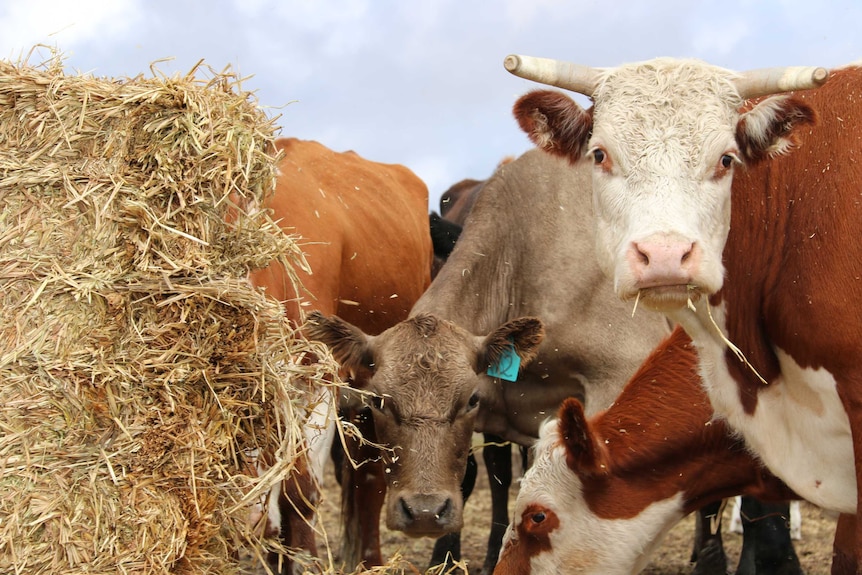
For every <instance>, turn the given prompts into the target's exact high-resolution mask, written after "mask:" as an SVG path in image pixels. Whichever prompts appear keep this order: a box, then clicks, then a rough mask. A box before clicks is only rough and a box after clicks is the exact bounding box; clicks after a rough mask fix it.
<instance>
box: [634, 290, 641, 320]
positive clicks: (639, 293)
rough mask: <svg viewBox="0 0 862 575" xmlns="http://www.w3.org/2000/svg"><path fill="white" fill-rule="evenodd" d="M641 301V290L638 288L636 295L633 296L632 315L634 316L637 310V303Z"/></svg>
mask: <svg viewBox="0 0 862 575" xmlns="http://www.w3.org/2000/svg"><path fill="white" fill-rule="evenodd" d="M640 301H641V290H638V295H637V296H635V305H634V307H633V308H632V317H634V316H635V312H636V311H637V310H638V303H639V302H640Z"/></svg>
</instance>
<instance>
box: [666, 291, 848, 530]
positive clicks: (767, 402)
mask: <svg viewBox="0 0 862 575" xmlns="http://www.w3.org/2000/svg"><path fill="white" fill-rule="evenodd" d="M705 307H706V306H705V305H703V306H701V308H705ZM712 313H713V317H714V318H715V320H716V323H717V325H718V326H719V327H721V329H722V331H724V316H725V314H724V310H723V309H715V308H713V312H712ZM674 315H675V319H677V320H679V321H681V322H682V323H683V326H684V327H685V329H686V331H687V332H688V333H689V335H691V336H692V339H693V340H694V342H695V344H696V345H697V346H698V353H699V354H700V368H701V376H702V377H703V380H704V386H705V387H706V391H707V394H708V395H709V399H710V402H711V403H712V406H713V408H714V409H715V413H716V415H717V416H718V417H722V418H724V419H726V420H727V422H728V423H729V424H730V426H731V427H732V428H733V429H734V430H736V431H737V432H739V433H740V434H741V435H742V436H743V437H744V438H745V441H746V443H747V444H748V446H749V448H750V449H751V450H752V452H753V453H755V454H756V455H757V456H758V457H760V459H762V460H763V462H764V464H765V465H766V466H767V467H769V469H770V470H771V471H772V472H773V473H775V475H777V476H778V477H780V478H781V479H782V480H783V481H784V482H785V483H786V484H787V485H788V486H789V487H790V488H791V489H793V490H794V491H795V492H796V493H797V494H798V495H799V496H800V497H802V498H804V499H807V500H808V501H810V502H812V503H814V504H815V505H818V506H820V507H823V508H826V509H830V510H833V511H837V512H840V513H850V514H855V513H856V470H855V464H854V457H853V441H852V437H851V435H850V420H849V418H848V417H847V412H846V411H845V410H844V406H843V404H842V403H841V400H840V399H839V398H838V392H837V390H836V385H835V378H834V377H833V376H832V374H830V373H829V372H828V371H826V370H824V369H816V370H815V369H804V368H801V367H800V366H799V365H798V364H797V363H796V362H795V361H794V360H793V358H791V357H790V356H789V355H788V354H786V353H785V352H783V351H782V350H780V349H776V350H775V353H776V355H777V356H778V360H779V363H780V365H781V372H782V375H781V378H780V379H779V380H778V381H777V382H775V383H773V384H772V385H770V386H768V387H767V388H765V389H762V390H761V391H760V393H759V394H758V401H757V408H756V409H755V412H754V414H752V415H748V414H746V413H745V410H744V409H743V406H742V403H741V401H740V399H739V390H738V385H737V383H736V380H734V379H733V376H731V375H730V372H729V371H728V369H727V364H726V363H725V347H726V346H725V344H724V342H723V341H722V340H720V339H718V338H717V336H716V335H715V334H716V328H715V327H714V326H712V325H710V323H708V319H706V314H705V312H704V311H702V310H699V311H698V312H697V314H696V315H695V314H694V313H688V312H681V313H679V314H674ZM753 367H754V369H756V368H757V366H753Z"/></svg>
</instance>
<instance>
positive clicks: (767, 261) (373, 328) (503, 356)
mask: <svg viewBox="0 0 862 575" xmlns="http://www.w3.org/2000/svg"><path fill="white" fill-rule="evenodd" d="M505 67H506V69H508V70H509V71H510V72H512V73H514V74H517V75H519V76H521V77H524V78H527V79H530V80H534V81H537V82H539V83H543V84H548V85H552V86H556V87H558V88H563V89H565V90H570V91H574V92H577V93H581V94H584V95H586V96H589V97H590V98H591V99H592V102H593V105H592V107H591V108H590V109H587V110H585V109H583V108H581V107H580V106H579V105H578V104H576V103H575V102H574V101H573V100H572V99H571V98H569V97H568V96H567V95H566V94H565V93H564V92H560V91H556V90H536V91H531V92H529V93H527V94H526V95H524V96H522V97H521V98H520V99H519V100H517V102H515V103H514V115H515V117H516V119H517V121H518V123H519V125H520V126H521V128H522V129H523V130H524V132H525V133H526V135H527V137H528V138H529V139H530V140H531V141H532V142H533V143H534V144H535V146H536V149H534V150H531V151H529V152H527V153H525V154H524V155H523V156H521V157H519V158H517V159H515V160H513V161H511V162H506V163H503V164H501V165H500V166H499V167H498V169H497V170H496V171H495V173H494V174H493V175H492V176H491V177H490V178H488V179H487V180H483V181H472V180H471V181H469V182H467V181H465V182H464V183H462V184H461V185H460V186H458V187H457V189H456V188H453V191H452V192H451V193H450V194H447V195H446V196H444V201H445V202H450V201H451V202H453V204H454V202H456V201H457V202H460V201H462V200H463V201H464V203H465V205H466V206H468V207H467V208H466V209H464V211H462V212H460V215H459V216H458V217H457V218H455V217H453V216H451V215H449V216H447V214H446V212H445V211H444V212H443V220H444V223H445V224H446V226H447V227H446V228H445V229H446V231H445V232H441V231H440V230H441V227H440V226H441V221H440V218H439V217H435V215H432V217H431V220H430V221H431V223H432V224H433V225H431V226H429V218H428V205H427V202H428V191H427V189H426V188H425V186H424V184H423V183H422V182H421V181H420V180H419V179H418V178H417V177H416V176H415V175H413V174H412V173H411V172H410V171H409V170H407V169H406V168H404V167H402V166H394V165H384V164H379V163H374V162H370V161H367V160H365V159H363V158H360V157H359V156H357V155H356V154H354V153H352V152H349V153H345V154H336V153H333V152H331V151H330V150H327V149H326V148H324V147H323V146H321V145H320V144H317V143H314V142H300V141H297V140H282V141H279V147H280V148H281V149H282V150H284V152H285V153H284V155H283V158H282V160H281V163H280V165H279V169H280V171H279V182H278V186H277V189H276V192H275V194H274V195H273V196H272V198H271V200H270V205H269V206H268V207H269V208H271V209H272V210H273V212H274V216H275V217H276V218H278V219H280V220H281V223H282V226H283V227H284V229H285V231H286V232H289V233H298V234H300V235H301V236H302V239H301V240H300V241H301V242H304V245H305V251H306V252H307V260H308V265H309V268H310V271H309V273H308V274H307V275H304V276H303V277H302V278H301V279H302V281H303V284H304V285H305V288H306V289H307V293H296V292H293V291H290V290H289V289H287V287H286V286H289V285H291V283H290V281H289V278H287V277H286V275H285V274H286V272H285V270H284V269H283V268H281V267H279V266H278V265H277V264H273V265H272V266H270V267H269V268H267V269H265V270H262V271H260V272H257V273H256V274H254V275H253V276H252V280H253V282H254V283H255V285H259V286H262V287H265V289H266V290H267V292H268V293H270V294H272V295H273V297H276V298H277V299H279V300H281V301H283V302H284V303H285V306H286V310H287V313H288V317H289V318H290V320H291V321H294V322H296V323H297V324H298V325H302V326H303V329H304V334H305V335H306V336H307V337H308V338H310V339H314V340H317V341H321V342H323V343H324V344H326V345H327V346H328V347H329V349H330V350H331V352H332V354H333V356H334V358H335V359H336V360H337V361H338V363H339V365H340V366H341V368H342V373H341V377H342V378H343V379H344V380H345V381H347V382H348V383H349V384H350V390H349V391H346V392H345V394H344V395H343V396H341V397H338V398H334V397H326V398H325V401H324V402H325V403H326V404H327V405H329V406H331V407H333V408H335V407H337V410H338V412H339V415H340V418H341V419H340V425H342V426H348V427H350V428H354V429H359V430H360V431H361V432H362V434H363V435H364V436H365V437H366V438H369V439H371V440H372V443H373V444H370V443H365V442H361V441H356V440H355V439H349V440H348V441H346V442H344V443H342V442H341V441H335V442H333V441H332V437H333V435H334V434H333V433H332V430H333V426H334V425H335V418H334V417H328V418H326V422H325V425H323V426H320V425H319V424H314V425H312V424H311V422H310V423H309V429H310V431H309V434H308V443H309V447H310V448H309V450H308V452H307V454H306V455H303V457H307V458H308V460H307V461H305V462H304V464H303V465H298V466H296V468H297V469H298V470H299V473H297V476H296V477H290V478H286V479H285V481H284V482H283V484H282V489H281V490H280V492H275V493H273V494H272V497H273V498H278V499H279V501H280V503H281V505H280V506H274V505H271V506H270V508H271V510H272V514H273V517H272V519H271V520H272V522H273V526H274V530H275V531H277V532H279V533H280V534H281V536H282V537H283V539H284V541H285V543H286V544H287V545H288V546H290V547H294V548H300V549H301V550H302V551H305V552H309V553H311V554H314V553H316V551H317V550H316V547H315V545H314V532H313V530H312V528H311V524H313V519H314V518H313V514H314V508H313V505H304V506H303V505H297V501H302V502H306V503H313V502H314V501H315V485H316V484H318V483H319V482H321V481H322V478H321V474H322V469H323V466H322V463H321V461H322V458H323V457H324V456H327V455H329V451H330V446H332V454H333V456H334V457H333V459H334V461H336V468H337V470H338V475H339V480H340V484H341V490H342V499H343V508H342V513H343V524H344V535H343V538H342V540H343V547H342V549H341V552H340V560H341V561H342V563H343V565H344V569H345V570H346V571H348V572H352V571H354V570H355V569H357V568H359V567H361V566H364V567H365V568H370V567H374V566H378V565H381V564H383V563H384V559H383V557H382V554H381V552H380V532H379V523H380V520H381V515H382V516H383V518H384V520H385V523H386V525H387V527H388V528H390V529H393V530H397V531H402V532H404V533H405V534H408V535H411V536H415V537H440V538H441V539H439V540H438V544H437V547H436V548H435V553H434V555H433V557H432V558H429V560H430V564H432V565H434V564H438V563H440V562H444V561H450V562H451V561H453V560H455V561H457V559H458V558H459V540H458V536H457V534H458V532H459V530H460V529H461V527H462V526H463V522H464V516H463V505H464V501H465V498H466V497H468V496H469V494H470V491H471V489H472V487H473V481H474V480H475V475H476V473H475V470H476V467H475V464H474V462H472V455H471V453H470V449H471V444H472V437H473V434H474V433H483V434H486V437H488V438H495V440H496V441H500V442H511V443H512V444H515V445H519V446H528V447H530V457H529V459H530V466H529V469H528V470H527V472H526V474H525V476H524V478H523V482H522V484H521V486H520V490H519V492H518V495H517V499H516V501H515V504H514V515H513V516H511V517H510V516H509V515H508V512H507V504H508V502H507V500H506V499H505V497H506V495H505V494H506V493H507V488H508V484H509V483H510V482H511V481H512V477H511V454H510V452H509V451H508V447H507V449H506V450H501V449H493V448H489V449H486V452H485V453H484V457H485V461H486V466H487V467H488V468H489V469H491V470H492V471H493V473H494V481H496V482H498V483H500V484H501V486H502V487H503V489H502V495H498V496H497V498H496V499H495V502H494V506H495V512H494V515H493V517H492V518H488V520H490V522H491V530H490V536H489V541H488V554H487V557H486V560H485V562H484V565H483V567H482V571H483V572H484V573H486V574H487V575H490V573H491V572H493V573H497V574H500V575H509V574H512V575H514V574H527V573H529V574H534V575H538V574H551V573H564V572H565V573H583V574H588V573H593V574H608V573H619V574H630V573H637V572H639V571H640V570H642V569H643V568H644V566H645V565H646V564H647V563H648V562H649V558H650V554H651V553H652V552H653V551H655V550H656V548H657V547H658V546H659V545H660V543H661V541H662V539H663V537H664V536H665V535H666V534H667V533H668V531H669V530H670V529H671V527H673V525H675V524H676V523H677V522H679V521H680V520H681V519H682V518H683V517H684V516H686V515H688V514H689V513H693V512H696V513H698V517H699V519H700V521H699V522H698V523H699V525H700V527H701V529H700V530H699V531H698V533H697V534H693V535H694V541H695V544H694V557H693V558H694V559H696V565H695V567H694V572H695V573H698V574H701V575H704V574H712V573H716V574H724V573H726V572H727V569H728V565H727V561H726V558H725V556H724V553H723V551H722V549H721V539H720V537H719V538H715V537H713V535H714V534H715V530H714V529H710V524H711V518H714V517H715V516H716V515H717V514H719V513H720V506H721V502H722V500H724V499H725V498H728V497H731V496H734V495H744V496H746V497H745V498H744V503H743V513H744V514H745V516H746V517H747V518H748V519H751V517H753V516H758V517H763V518H764V519H763V522H762V523H759V524H758V529H757V530H755V529H752V530H751V533H750V534H749V533H748V532H746V534H745V543H744V547H743V551H742V554H743V558H744V565H743V564H742V563H741V564H740V567H739V571H738V573H744V574H754V573H758V574H764V573H770V574H771V573H775V574H778V573H781V574H796V573H802V569H801V568H800V565H799V560H798V558H797V556H796V554H795V552H794V549H793V544H792V542H791V539H790V533H789V530H788V525H787V524H788V517H789V514H788V501H790V500H799V499H805V500H807V501H809V502H811V503H813V504H815V505H817V506H820V507H822V508H824V509H827V510H831V511H834V512H836V513H838V514H840V515H839V518H838V521H837V527H836V533H835V539H834V547H833V556H832V566H831V569H832V571H831V572H832V573H833V574H834V575H844V574H847V575H850V574H857V573H862V521H857V517H858V515H859V501H860V498H859V496H858V495H859V489H860V487H859V486H860V484H862V483H860V481H859V478H860V474H862V375H860V374H862V370H860V367H862V366H859V365H857V363H859V362H860V361H862V360H860V358H862V321H860V320H859V319H858V316H857V314H856V313H855V312H853V311H852V310H853V309H854V308H855V306H856V305H859V303H858V302H860V301H862V242H860V241H859V237H860V235H862V158H857V157H856V152H857V151H862V114H860V113H859V112H862V101H860V98H862V68H860V67H857V66H854V65H850V66H847V67H843V68H839V69H833V70H830V71H828V72H827V71H826V70H824V69H822V68H781V69H769V70H758V71H753V72H746V73H736V72H733V71H729V70H726V69H722V68H718V67H714V66H711V65H708V64H705V63H703V62H700V61H695V60H677V59H656V60H651V61H647V62H641V63H637V64H630V65H623V66H619V67H616V68H605V69H592V68H588V67H583V66H578V65H574V64H570V63H567V62H557V61H552V60H545V59H537V58H530V57H526V56H509V57H508V58H507V59H506V60H505ZM456 192H457V193H456ZM459 194H460V197H459ZM444 207H445V208H448V207H450V206H448V205H444ZM459 209H462V208H461V207H459ZM447 217H448V220H447ZM432 232H434V235H435V238H436V239H435V241H434V242H433V247H432V239H431V236H432ZM441 238H442V240H445V241H446V242H448V244H447V246H445V247H443V246H441V243H446V242H443V241H439V240H440V239H441ZM450 252H451V253H450ZM435 255H436V256H437V257H436V258H435V257H434V256H435ZM435 261H436V263H434V262H435ZM432 273H433V280H432ZM300 299H301V300H302V302H303V303H302V305H298V304H297V301H298V300H300ZM856 379H859V380H860V381H859V382H858V383H857V382H856ZM321 428H322V429H324V430H325V431H324V432H321V431H320V430H321ZM312 430H313V431H312ZM500 458H502V459H500ZM357 463H358V464H359V465H354V464H357ZM303 470H306V471H305V472H304V474H303ZM494 481H492V483H494ZM276 491H278V490H276ZM498 493H500V492H499V491H498ZM276 509H280V512H276ZM763 525H769V528H768V531H769V536H768V537H763V535H762V534H763V533H764V532H765V531H766V530H765V529H764V528H763ZM755 531H757V532H758V533H759V534H755ZM272 561H273V562H274V564H276V565H279V566H280V569H281V570H282V571H283V572H285V573H288V572H291V571H292V570H293V569H294V568H293V567H292V563H291V562H290V561H286V560H285V559H284V558H281V557H273V558H272ZM471 570H472V569H471Z"/></svg>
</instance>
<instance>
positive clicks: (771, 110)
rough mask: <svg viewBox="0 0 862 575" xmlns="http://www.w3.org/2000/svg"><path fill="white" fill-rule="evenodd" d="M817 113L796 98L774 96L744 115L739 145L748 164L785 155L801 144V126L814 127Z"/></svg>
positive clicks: (740, 126) (740, 119)
mask: <svg viewBox="0 0 862 575" xmlns="http://www.w3.org/2000/svg"><path fill="white" fill-rule="evenodd" d="M816 120H817V115H816V113H815V112H814V109H813V108H811V106H809V105H808V104H806V103H805V102H804V101H802V100H801V99H799V98H797V97H794V96H787V95H782V96H772V97H770V98H766V99H765V100H763V101H761V102H759V103H758V104H757V105H755V106H754V107H753V108H751V109H750V110H748V111H747V112H744V113H743V114H742V115H741V116H740V118H739V122H738V123H737V125H736V141H737V144H738V145H739V149H740V151H741V153H742V155H743V160H744V161H745V163H747V164H755V163H757V162H759V161H761V160H764V159H767V158H770V157H772V156H776V155H779V154H786V153H787V152H789V151H790V150H791V148H793V147H794V146H796V145H798V144H799V142H800V133H801V131H802V130H800V129H798V128H799V127H800V126H806V125H808V126H810V125H813V124H814V123H815V122H816Z"/></svg>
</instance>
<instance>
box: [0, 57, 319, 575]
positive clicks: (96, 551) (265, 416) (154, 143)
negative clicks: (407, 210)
mask: <svg viewBox="0 0 862 575" xmlns="http://www.w3.org/2000/svg"><path fill="white" fill-rule="evenodd" d="M199 71H200V68H197V69H196V70H193V71H192V72H190V73H189V74H188V75H186V76H182V77H170V78H167V77H154V78H142V77H138V78H133V79H124V80H116V79H99V78H94V77H92V76H87V75H66V74H65V73H64V70H63V65H62V60H61V58H60V57H59V56H57V55H56V54H54V55H53V56H52V57H51V58H49V59H48V60H47V61H46V62H45V63H43V64H40V65H37V66H31V65H29V64H28V63H9V62H2V61H0V194H2V205H3V209H2V215H0V305H2V309H3V310H4V311H3V314H2V315H0V493H3V497H2V498H0V572H3V573H28V574H35V573H88V574H100V573H136V574H150V573H214V572H217V573H235V572H239V570H240V567H239V566H238V559H237V556H238V553H239V551H240V550H241V549H252V550H256V551H253V553H258V554H260V553H264V552H265V549H267V548H272V546H273V545H275V543H274V542H272V541H263V540H262V539H261V537H262V536H261V535H260V534H259V533H260V530H259V529H258V528H257V527H256V526H254V525H250V524H249V523H248V521H247V518H248V515H249V514H248V504H249V503H252V502H254V497H255V494H258V493H263V492H264V491H265V490H266V488H267V487H268V486H269V485H271V484H272V483H273V482H274V481H275V480H276V479H277V477H278V476H279V475H280V474H283V473H284V472H286V471H287V470H289V468H290V466H291V465H292V462H293V459H294V456H295V455H296V453H297V450H298V449H300V444H301V429H300V426H299V422H300V421H301V420H302V417H303V416H304V411H303V410H304V409H305V401H304V400H305V398H306V397H307V395H308V387H309V382H311V384H316V383H322V380H323V378H324V377H326V376H327V375H328V374H330V373H331V372H332V368H333V366H332V364H331V363H315V364H311V365H309V366H306V365H302V364H301V360H302V357H303V355H304V354H306V353H308V352H311V353H321V349H319V348H317V347H312V346H311V345H310V344H308V343H307V342H304V341H303V340H301V339H299V338H298V337H295V334H294V333H293V332H292V331H291V328H290V327H289V326H287V325H286V323H285V322H284V321H283V316H282V310H281V308H280V306H279V305H277V304H275V303H273V302H271V301H269V300H267V299H266V298H265V297H264V296H263V295H262V294H261V293H260V292H259V291H257V290H255V289H253V288H252V287H251V286H250V285H249V284H248V283H247V282H246V280H245V278H246V275H247V272H248V270H249V269H251V268H259V267H263V266H264V265H266V264H267V263H268V262H269V261H271V260H273V259H281V260H282V261H283V263H285V264H286V265H285V267H286V268H287V269H293V268H292V267H291V266H292V265H295V266H305V262H304V261H303V260H302V254H301V252H300V251H299V249H298V248H297V246H296V244H295V242H294V241H293V238H290V237H289V236H286V235H284V234H283V233H282V232H281V231H280V230H279V228H278V227H277V226H275V225H274V224H273V223H272V222H271V221H270V220H269V218H268V216H267V215H266V214H265V213H263V212H262V211H259V210H257V209H256V207H257V206H258V205H259V204H260V202H261V200H262V198H263V197H264V194H266V193H267V192H269V191H270V190H271V189H272V186H273V181H274V177H275V163H274V162H275V158H274V157H273V156H272V153H273V150H274V148H273V147H272V146H271V143H272V140H273V133H274V127H273V124H272V120H270V119H268V118H266V116H265V115H264V114H263V113H262V112H261V110H260V109H259V107H258V106H257V105H256V104H255V102H254V99H253V98H252V96H251V95H250V94H249V93H247V92H242V91H241V89H240V82H239V81H238V79H237V78H236V77H235V76H233V75H231V74H228V73H211V74H210V75H211V76H212V77H211V79H209V80H201V79H199V78H197V77H196V74H197V73H198V72H199ZM321 355H323V354H322V353H321ZM252 449H259V450H266V451H269V452H272V453H276V454H277V461H276V465H275V466H274V467H273V469H271V470H270V473H267V474H266V475H265V476H263V477H255V476H254V474H253V473H251V472H250V470H249V466H248V463H247V462H246V461H245V459H244V454H246V453H248V452H249V451H250V450H252Z"/></svg>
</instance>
